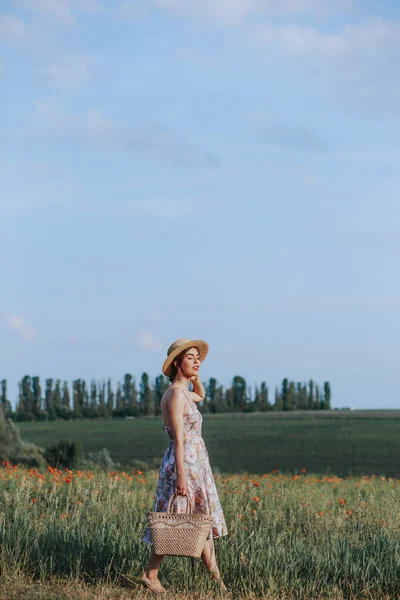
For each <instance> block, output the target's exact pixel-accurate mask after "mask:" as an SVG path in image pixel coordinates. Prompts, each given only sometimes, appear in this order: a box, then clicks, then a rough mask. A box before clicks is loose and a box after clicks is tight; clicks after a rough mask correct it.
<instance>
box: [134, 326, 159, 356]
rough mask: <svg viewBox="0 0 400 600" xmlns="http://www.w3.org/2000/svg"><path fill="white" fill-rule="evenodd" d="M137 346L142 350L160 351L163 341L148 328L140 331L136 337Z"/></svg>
mask: <svg viewBox="0 0 400 600" xmlns="http://www.w3.org/2000/svg"><path fill="white" fill-rule="evenodd" d="M134 343H135V346H137V347H138V348H140V349H141V350H148V351H150V352H160V351H161V350H162V348H163V345H162V343H161V342H160V340H158V339H157V338H156V337H155V336H154V335H153V334H152V333H151V331H149V330H148V329H142V330H141V331H139V333H138V334H137V336H136V338H135V342H134Z"/></svg>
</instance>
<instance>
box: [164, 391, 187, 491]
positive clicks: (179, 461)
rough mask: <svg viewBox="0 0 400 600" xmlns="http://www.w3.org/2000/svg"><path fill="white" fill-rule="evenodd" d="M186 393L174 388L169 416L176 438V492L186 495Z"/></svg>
mask: <svg viewBox="0 0 400 600" xmlns="http://www.w3.org/2000/svg"><path fill="white" fill-rule="evenodd" d="M185 400H186V399H185V395H184V393H183V392H181V391H180V390H177V389H174V390H173V392H172V396H171V398H170V399H169V403H168V409H169V418H170V423H171V428H172V435H173V438H174V457H175V467H176V477H177V485H176V490H175V491H176V493H177V494H182V495H183V496H186V494H187V480H186V476H185V470H184V462H183V411H184V407H185Z"/></svg>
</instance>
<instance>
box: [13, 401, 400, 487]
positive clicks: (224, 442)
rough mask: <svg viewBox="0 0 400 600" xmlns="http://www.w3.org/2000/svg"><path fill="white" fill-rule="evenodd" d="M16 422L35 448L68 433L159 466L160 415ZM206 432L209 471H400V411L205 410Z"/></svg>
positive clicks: (89, 446)
mask: <svg viewBox="0 0 400 600" xmlns="http://www.w3.org/2000/svg"><path fill="white" fill-rule="evenodd" d="M19 427H20V430H21V435H22V438H23V439H24V440H25V441H31V442H34V443H36V444H38V445H40V446H48V445H51V444H54V443H56V442H58V441H60V440H61V439H71V440H75V441H78V440H79V441H81V442H82V444H83V448H84V451H85V452H91V451H97V450H100V449H101V448H104V447H106V448H107V449H108V450H109V452H110V454H111V456H112V458H113V459H114V460H115V461H118V462H119V463H121V466H122V467H126V466H128V465H133V464H136V465H138V462H137V461H139V462H141V463H143V464H144V466H145V467H146V466H152V467H157V465H158V464H159V462H160V461H161V458H162V456H163V454H164V451H165V449H166V447H167V445H168V437H167V434H166V433H165V432H164V431H163V429H162V424H161V419H160V418H147V419H145V418H140V419H133V420H112V421H111V420H108V421H107V420H104V421H102V420H77V421H69V422H65V421H56V422H45V423H21V424H20V425H19ZM203 437H204V439H205V441H206V444H207V448H208V452H209V455H210V460H211V464H212V468H213V470H214V471H218V470H219V471H221V472H225V473H239V472H252V473H267V472H270V471H272V470H273V469H279V471H284V472H291V473H293V472H296V471H299V470H300V469H303V468H304V469H307V471H309V472H318V473H325V474H326V473H334V474H335V475H339V476H342V477H343V476H347V475H349V474H352V475H374V474H375V475H386V476H388V477H400V463H399V460H398V457H399V456H400V411H354V412H339V411H337V412H332V413H325V414H321V413H319V414H315V413H314V414H311V413H308V414H304V413H286V414H284V415H282V414H277V413H274V414H269V413H266V414H265V413H264V414H260V415H255V414H248V415H215V416H211V415H206V416H204V421H203ZM135 461H136V462H135Z"/></svg>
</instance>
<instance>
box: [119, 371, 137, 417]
mask: <svg viewBox="0 0 400 600" xmlns="http://www.w3.org/2000/svg"><path fill="white" fill-rule="evenodd" d="M122 392H123V396H124V409H125V415H131V416H136V415H138V414H139V406H138V399H137V390H136V385H135V380H134V378H133V377H132V375H131V374H130V373H126V374H125V376H124V382H123V384H122Z"/></svg>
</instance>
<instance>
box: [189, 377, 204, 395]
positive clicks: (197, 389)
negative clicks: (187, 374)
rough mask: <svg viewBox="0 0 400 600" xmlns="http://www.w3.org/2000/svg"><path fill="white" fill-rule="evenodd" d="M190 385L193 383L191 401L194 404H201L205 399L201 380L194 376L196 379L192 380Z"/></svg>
mask: <svg viewBox="0 0 400 600" xmlns="http://www.w3.org/2000/svg"><path fill="white" fill-rule="evenodd" d="M191 381H192V383H193V392H192V393H194V394H195V395H194V396H192V398H193V400H194V401H195V402H202V401H203V400H204V398H205V397H206V391H205V389H204V385H203V384H202V383H201V379H200V377H199V376H198V375H196V378H192V380H191Z"/></svg>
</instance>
